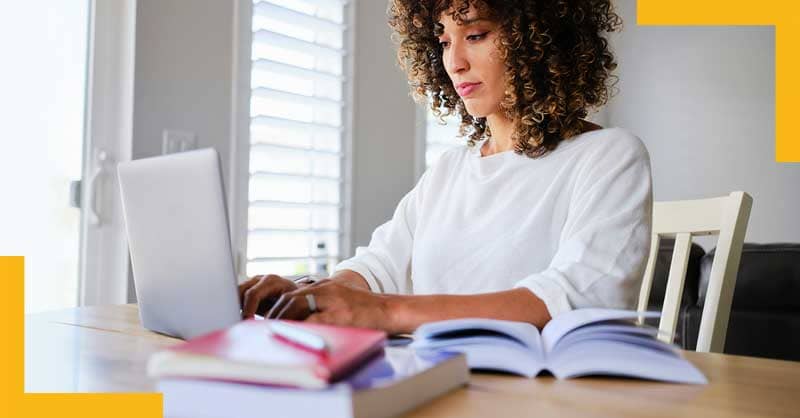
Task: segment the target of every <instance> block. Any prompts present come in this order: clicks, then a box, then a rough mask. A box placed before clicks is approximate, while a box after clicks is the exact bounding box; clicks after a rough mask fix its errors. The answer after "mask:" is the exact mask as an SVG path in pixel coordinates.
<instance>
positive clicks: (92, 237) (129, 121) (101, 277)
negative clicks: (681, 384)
mask: <svg viewBox="0 0 800 418" xmlns="http://www.w3.org/2000/svg"><path fill="white" fill-rule="evenodd" d="M135 52H136V0H115V1H102V0H91V2H90V11H89V44H88V57H87V77H86V109H85V113H84V115H85V116H84V118H85V119H84V151H83V176H82V178H83V180H82V187H81V188H82V193H81V199H80V200H81V208H82V210H81V243H80V262H79V274H78V280H79V295H78V305H79V306H84V305H97V304H120V303H127V302H128V275H129V256H128V245H127V240H126V234H125V225H124V221H123V215H122V208H121V200H120V193H119V184H118V181H117V173H116V164H117V163H119V162H123V161H130V160H131V151H132V144H133V97H134V72H135ZM98 150H102V151H104V152H105V154H104V156H105V161H100V158H98V156H99V154H98ZM95 214H96V216H95ZM95 221H99V222H95Z"/></svg>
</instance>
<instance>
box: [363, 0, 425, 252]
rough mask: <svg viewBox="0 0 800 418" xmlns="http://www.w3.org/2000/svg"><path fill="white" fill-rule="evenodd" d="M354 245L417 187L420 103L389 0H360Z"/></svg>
mask: <svg viewBox="0 0 800 418" xmlns="http://www.w3.org/2000/svg"><path fill="white" fill-rule="evenodd" d="M354 6H355V7H356V10H355V18H356V29H355V30H356V32H355V51H354V54H355V55H354V77H355V79H356V80H357V82H356V83H355V86H354V89H355V91H354V107H353V111H354V117H353V176H352V184H353V191H352V193H353V206H352V209H353V210H352V242H353V246H358V245H366V244H368V243H369V238H370V236H371V234H372V231H373V230H374V229H375V227H377V226H378V225H380V224H382V223H384V222H385V221H387V220H388V219H389V218H390V217H391V216H392V213H393V212H394V208H395V206H397V203H398V202H399V201H400V199H401V198H402V197H403V196H404V195H405V194H406V193H407V192H408V191H409V190H411V188H412V187H413V186H414V181H415V180H414V179H415V176H414V156H415V154H414V147H415V140H416V139H415V125H414V124H415V112H416V110H415V105H414V102H413V101H412V100H411V97H410V95H409V90H408V83H407V82H406V77H405V74H404V73H403V72H402V71H401V70H400V68H399V67H398V66H397V65H396V64H395V58H394V57H395V47H394V45H393V44H392V42H391V40H390V39H389V36H390V33H391V31H390V29H389V26H388V24H387V18H386V7H387V2H385V1H374V0H359V1H356V2H354Z"/></svg>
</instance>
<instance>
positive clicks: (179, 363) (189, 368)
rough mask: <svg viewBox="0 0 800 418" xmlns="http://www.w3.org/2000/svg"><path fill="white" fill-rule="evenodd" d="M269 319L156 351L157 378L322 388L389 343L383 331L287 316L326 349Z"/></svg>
mask: <svg viewBox="0 0 800 418" xmlns="http://www.w3.org/2000/svg"><path fill="white" fill-rule="evenodd" d="M270 322H271V321H269V320H263V321H259V320H248V321H243V322H240V323H238V324H236V325H234V326H232V327H230V328H227V329H224V330H219V331H215V332H212V333H209V334H206V335H203V336H200V337H197V338H194V339H192V340H189V341H187V342H185V343H181V344H178V345H175V346H172V347H169V348H167V349H165V350H163V351H160V352H158V353H156V354H154V355H153V356H151V358H150V360H149V362H148V365H147V371H148V375H149V376H151V377H154V378H163V377H178V378H200V379H214V380H227V381H235V382H246V383H259V384H271V385H282V386H295V387H303V388H323V387H326V386H328V385H329V384H330V383H332V382H335V381H336V380H338V379H340V378H341V377H343V376H345V375H346V374H348V372H350V371H352V370H354V369H355V368H357V367H358V366H360V365H362V364H364V363H365V362H367V361H368V360H369V359H370V358H371V357H372V356H373V355H374V354H376V353H377V352H379V351H381V350H382V349H383V346H384V344H385V340H386V333H384V332H383V331H378V330H373V329H366V328H351V327H338V326H332V325H322V324H312V323H305V322H297V321H283V320H282V322H284V323H286V324H289V325H292V326H294V327H299V328H303V329H305V330H307V331H311V332H313V333H315V334H317V335H319V336H322V337H323V338H324V339H325V340H326V342H327V344H328V351H327V352H326V353H317V352H314V351H310V350H306V349H303V348H301V347H298V346H297V345H293V344H291V343H289V342H287V341H286V340H284V339H281V338H280V337H278V336H275V335H273V334H272V332H271V331H270V329H269V325H268V324H269V323H270Z"/></svg>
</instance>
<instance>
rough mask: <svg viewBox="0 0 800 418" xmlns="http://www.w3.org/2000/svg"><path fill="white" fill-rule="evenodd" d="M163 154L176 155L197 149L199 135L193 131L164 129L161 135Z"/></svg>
mask: <svg viewBox="0 0 800 418" xmlns="http://www.w3.org/2000/svg"><path fill="white" fill-rule="evenodd" d="M161 138H162V143H161V154H162V155H163V154H174V153H176V152H183V151H189V150H193V149H195V148H197V135H196V134H195V133H194V132H191V131H182V130H178V129H164V131H163V132H162V134H161Z"/></svg>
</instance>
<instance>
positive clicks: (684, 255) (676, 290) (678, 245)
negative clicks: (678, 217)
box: [658, 232, 692, 343]
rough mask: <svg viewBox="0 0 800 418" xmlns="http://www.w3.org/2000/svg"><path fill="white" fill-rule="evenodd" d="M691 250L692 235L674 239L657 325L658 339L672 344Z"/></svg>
mask: <svg viewBox="0 0 800 418" xmlns="http://www.w3.org/2000/svg"><path fill="white" fill-rule="evenodd" d="M691 248H692V234H690V233H687V232H682V233H679V234H677V235H676V237H675V247H674V250H673V252H672V263H670V266H669V277H668V278H667V291H666V294H665V295H664V305H663V307H662V310H661V322H660V323H659V325H658V329H659V331H661V332H659V337H658V338H660V339H661V340H663V341H665V342H669V343H671V342H672V339H673V335H674V334H675V327H676V325H677V323H678V313H679V312H680V308H681V298H682V297H683V283H684V280H685V279H686V267H687V266H688V265H689V250H690V249H691Z"/></svg>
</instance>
